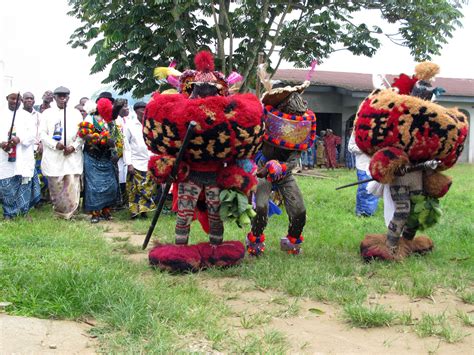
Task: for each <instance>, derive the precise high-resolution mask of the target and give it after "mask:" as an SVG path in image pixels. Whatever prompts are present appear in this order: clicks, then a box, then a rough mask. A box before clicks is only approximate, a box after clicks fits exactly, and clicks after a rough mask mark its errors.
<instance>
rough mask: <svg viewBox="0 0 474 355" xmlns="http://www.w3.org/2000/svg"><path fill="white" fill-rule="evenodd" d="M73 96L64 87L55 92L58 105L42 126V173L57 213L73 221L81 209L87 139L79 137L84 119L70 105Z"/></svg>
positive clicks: (45, 112) (44, 119)
mask: <svg viewBox="0 0 474 355" xmlns="http://www.w3.org/2000/svg"><path fill="white" fill-rule="evenodd" d="M69 93H70V91H69V89H68V88H65V87H64V86H60V87H58V88H56V90H54V101H55V104H53V105H52V107H51V108H50V109H48V110H46V111H44V112H43V117H42V119H41V125H40V137H41V142H42V143H43V160H42V162H41V170H42V171H43V174H44V175H45V176H46V177H47V178H48V185H49V190H50V195H51V201H52V203H53V208H54V212H55V213H56V215H58V216H59V217H61V218H64V219H70V218H71V217H72V215H73V214H74V212H75V211H76V210H77V208H78V206H79V198H80V192H81V174H82V172H83V156H82V144H83V140H82V139H81V138H79V137H78V136H77V130H78V126H79V123H81V122H82V116H81V114H80V112H79V111H78V110H76V109H74V107H72V106H71V107H70V106H68V105H67V102H68V100H69Z"/></svg>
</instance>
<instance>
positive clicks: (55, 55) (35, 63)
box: [0, 0, 474, 103]
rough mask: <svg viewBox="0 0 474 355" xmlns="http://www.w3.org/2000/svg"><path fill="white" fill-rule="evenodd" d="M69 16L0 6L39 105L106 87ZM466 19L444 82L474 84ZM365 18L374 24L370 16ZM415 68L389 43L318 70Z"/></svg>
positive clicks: (473, 28)
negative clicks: (76, 41) (50, 93)
mask: <svg viewBox="0 0 474 355" xmlns="http://www.w3.org/2000/svg"><path fill="white" fill-rule="evenodd" d="M68 10H69V7H68V5H67V1H66V0H48V1H46V0H15V1H5V0H0V60H3V61H4V62H5V70H6V74H8V75H11V76H12V77H13V80H14V81H13V83H14V87H15V88H16V89H17V90H20V91H21V92H25V91H32V92H33V93H34V94H35V95H36V99H37V102H39V101H41V95H42V93H43V92H44V91H45V90H46V89H52V90H54V88H55V87H57V86H60V85H64V86H67V87H69V88H70V89H71V102H72V103H76V102H77V101H79V98H80V97H82V96H90V95H91V94H92V93H93V92H95V91H97V90H98V89H100V88H101V87H102V86H103V85H102V84H100V82H101V80H102V79H103V78H105V74H104V73H100V74H96V75H92V76H91V75H89V71H90V67H91V66H92V64H93V58H92V57H88V55H87V51H86V50H82V49H72V48H71V47H70V46H68V45H67V41H68V39H69V36H70V35H71V33H72V32H73V31H74V29H76V28H77V27H78V26H79V25H80V24H79V22H78V21H77V20H76V19H74V18H72V17H69V16H67V15H66V13H67V11H68ZM464 15H465V17H464V18H463V19H462V22H463V25H464V27H463V28H461V29H458V30H457V31H456V32H455V33H454V37H453V38H452V39H451V40H450V43H449V44H448V45H446V46H445V48H444V49H443V52H442V55H441V56H439V57H435V58H433V59H434V61H435V62H437V63H438V64H440V66H441V75H440V76H443V77H460V78H474V65H473V60H472V58H473V52H472V47H473V46H472V43H473V38H474V1H471V2H470V4H469V5H468V6H467V7H465V8H464ZM361 16H362V17H361V18H362V19H367V21H369V19H370V20H371V21H374V16H373V15H372V14H370V13H365V14H363V15H361ZM375 17H376V16H375ZM364 21H365V20H364ZM375 21H376V18H375ZM414 65H415V64H414V62H413V60H412V58H411V56H410V53H409V50H408V49H406V48H403V47H400V46H397V45H395V44H392V43H391V42H390V41H388V40H387V41H384V44H383V47H382V48H381V49H380V50H379V52H378V53H377V54H376V55H375V56H374V57H372V58H366V57H357V56H353V55H351V54H350V53H348V52H347V51H341V52H336V53H334V54H333V55H332V56H331V57H330V58H329V59H326V60H325V62H324V63H323V64H322V65H321V66H319V69H321V70H334V71H349V72H364V73H372V72H381V73H393V74H398V73H401V72H406V73H412V72H413V68H414ZM284 67H288V65H285V66H284ZM315 75H317V72H316V74H315ZM0 102H1V101H0Z"/></svg>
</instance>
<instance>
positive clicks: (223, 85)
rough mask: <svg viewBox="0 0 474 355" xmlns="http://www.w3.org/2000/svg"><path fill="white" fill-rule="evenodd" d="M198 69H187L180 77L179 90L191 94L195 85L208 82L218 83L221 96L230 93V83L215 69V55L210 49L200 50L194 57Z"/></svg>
mask: <svg viewBox="0 0 474 355" xmlns="http://www.w3.org/2000/svg"><path fill="white" fill-rule="evenodd" d="M194 64H195V66H196V70H186V71H185V72H184V73H183V74H182V75H181V76H180V78H179V92H180V93H182V94H185V95H188V96H189V95H191V93H192V91H193V85H194V84H196V83H208V84H213V85H216V87H217V88H218V89H219V95H220V96H227V95H228V94H229V85H228V83H227V80H226V79H225V76H224V74H222V73H220V72H218V71H215V70H214V57H213V56H212V54H211V52H209V51H200V52H199V53H197V54H196V56H195V57H194Z"/></svg>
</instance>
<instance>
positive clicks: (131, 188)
mask: <svg viewBox="0 0 474 355" xmlns="http://www.w3.org/2000/svg"><path fill="white" fill-rule="evenodd" d="M155 192H156V184H155V183H154V182H153V180H152V178H151V172H146V171H140V170H135V173H134V174H128V175H127V193H128V208H129V210H130V213H131V214H132V215H133V216H136V215H138V214H140V213H144V212H150V211H153V210H154V209H156V205H155V201H154V200H153V197H154V195H155Z"/></svg>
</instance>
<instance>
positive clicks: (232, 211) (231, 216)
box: [219, 190, 256, 228]
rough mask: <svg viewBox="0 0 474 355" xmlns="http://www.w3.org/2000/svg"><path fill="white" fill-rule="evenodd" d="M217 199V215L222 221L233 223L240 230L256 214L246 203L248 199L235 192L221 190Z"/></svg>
mask: <svg viewBox="0 0 474 355" xmlns="http://www.w3.org/2000/svg"><path fill="white" fill-rule="evenodd" d="M219 199H220V200H221V206H220V209H219V214H220V216H221V219H222V220H223V221H235V222H236V223H237V225H238V226H239V227H240V228H242V227H243V226H245V225H249V224H250V222H251V218H253V217H255V215H256V213H255V211H254V210H253V209H252V205H250V204H249V202H248V197H247V196H245V195H244V194H243V193H242V192H239V191H235V190H222V191H221V193H220V195H219Z"/></svg>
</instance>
